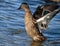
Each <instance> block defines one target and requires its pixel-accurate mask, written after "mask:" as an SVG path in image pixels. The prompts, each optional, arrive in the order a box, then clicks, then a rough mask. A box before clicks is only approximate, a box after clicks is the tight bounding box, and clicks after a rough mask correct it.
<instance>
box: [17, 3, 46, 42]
mask: <svg viewBox="0 0 60 46" xmlns="http://www.w3.org/2000/svg"><path fill="white" fill-rule="evenodd" d="M20 8H22V9H24V11H25V15H24V21H25V28H26V32H27V34H28V35H29V36H30V37H31V38H32V39H33V40H34V41H44V40H45V38H44V36H43V35H42V33H40V31H39V29H38V27H37V24H36V23H34V22H33V21H34V18H33V16H32V13H31V11H30V9H29V6H28V5H27V4H26V3H22V4H21V6H20V7H19V8H18V9H20Z"/></svg>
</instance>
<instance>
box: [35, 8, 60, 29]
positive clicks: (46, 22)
mask: <svg viewBox="0 0 60 46" xmlns="http://www.w3.org/2000/svg"><path fill="white" fill-rule="evenodd" d="M58 12H60V8H59V9H56V10H54V11H53V12H51V13H48V14H46V15H44V16H43V17H41V18H40V19H38V20H36V22H37V23H38V24H39V25H38V26H39V28H41V29H43V30H46V29H47V27H48V25H49V22H50V21H51V20H52V18H53V17H54V16H56V14H57V13H58Z"/></svg>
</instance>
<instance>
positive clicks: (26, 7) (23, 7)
mask: <svg viewBox="0 0 60 46" xmlns="http://www.w3.org/2000/svg"><path fill="white" fill-rule="evenodd" d="M20 9H25V10H26V9H29V6H28V5H27V3H22V4H21V5H20V6H19V8H18V10H20Z"/></svg>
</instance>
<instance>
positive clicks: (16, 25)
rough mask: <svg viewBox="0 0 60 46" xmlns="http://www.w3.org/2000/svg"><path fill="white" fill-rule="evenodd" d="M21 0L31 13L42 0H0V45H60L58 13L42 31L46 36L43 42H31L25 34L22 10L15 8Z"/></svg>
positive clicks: (59, 15) (59, 18) (59, 16)
mask: <svg viewBox="0 0 60 46" xmlns="http://www.w3.org/2000/svg"><path fill="white" fill-rule="evenodd" d="M22 2H27V3H28V5H29V6H30V10H31V12H32V13H34V11H35V10H36V8H37V6H38V5H41V4H44V3H45V2H44V1H43V0H0V46H60V13H58V14H56V16H55V17H54V18H53V19H52V21H51V22H50V24H49V26H48V29H47V30H46V31H42V33H43V35H44V36H45V37H46V38H47V39H46V40H45V41H44V42H41V43H40V42H33V41H32V40H31V39H30V38H29V36H28V35H27V34H26V31H25V25H24V11H20V10H17V8H18V7H19V6H20V4H21V3H22Z"/></svg>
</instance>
